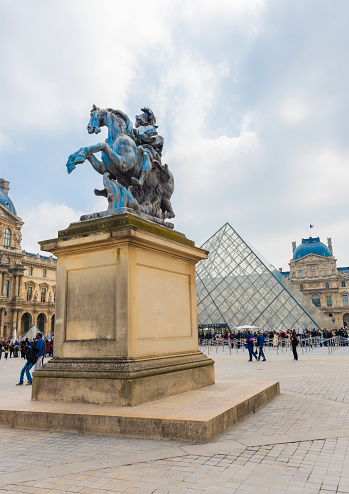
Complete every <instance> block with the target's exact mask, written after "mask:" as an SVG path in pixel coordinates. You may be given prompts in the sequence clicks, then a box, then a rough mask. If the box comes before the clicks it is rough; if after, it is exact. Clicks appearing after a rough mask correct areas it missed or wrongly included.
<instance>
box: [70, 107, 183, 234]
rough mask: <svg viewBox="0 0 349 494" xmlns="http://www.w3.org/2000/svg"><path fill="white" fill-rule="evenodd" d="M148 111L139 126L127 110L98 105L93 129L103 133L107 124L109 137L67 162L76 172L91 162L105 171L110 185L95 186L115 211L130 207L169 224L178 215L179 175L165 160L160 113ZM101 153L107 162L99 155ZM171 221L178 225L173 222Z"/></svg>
mask: <svg viewBox="0 0 349 494" xmlns="http://www.w3.org/2000/svg"><path fill="white" fill-rule="evenodd" d="M142 111H144V113H143V114H142V115H139V116H137V117H136V122H137V123H136V126H135V127H134V126H133V124H132V122H131V120H130V119H129V117H128V116H127V115H126V114H125V113H124V112H122V111H120V110H113V109H112V108H105V109H100V108H98V107H96V106H95V105H93V107H92V110H91V118H90V121H89V123H88V126H87V131H88V133H89V134H98V133H99V132H101V127H104V126H106V127H108V137H107V139H106V140H105V141H104V142H100V143H99V144H95V145H93V146H89V147H83V148H80V149H79V150H78V151H76V152H75V153H73V154H71V155H70V156H69V158H68V161H67V165H66V166H67V171H68V173H71V172H72V171H73V170H74V169H75V168H76V165H78V164H81V163H83V162H84V161H86V160H88V161H89V162H90V163H91V165H92V166H93V168H94V169H95V170H96V171H97V172H98V173H100V174H101V175H103V183H104V189H103V190H101V191H99V190H96V189H95V193H96V194H97V195H104V196H105V197H107V198H108V211H109V212H110V213H116V212H117V210H118V209H120V208H124V207H128V208H131V209H134V210H135V211H139V212H142V213H144V214H148V215H149V216H152V217H154V218H157V220H160V221H158V222H160V223H163V222H164V220H165V219H167V218H173V217H174V216H175V214H174V212H173V209H172V205H171V196H172V194H173V191H174V179H173V175H172V173H171V172H170V170H169V168H168V166H167V165H164V166H163V165H162V164H161V151H162V145H163V138H162V137H161V136H159V135H158V133H157V131H156V127H155V117H154V115H153V113H152V112H151V110H149V109H148V108H143V109H142ZM98 152H101V160H99V159H97V157H96V156H95V154H96V153H98ZM163 224H165V223H163ZM165 225H166V226H170V227H173V225H172V224H171V223H166V224H165Z"/></svg>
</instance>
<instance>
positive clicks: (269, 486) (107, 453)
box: [0, 348, 349, 494]
mask: <svg viewBox="0 0 349 494" xmlns="http://www.w3.org/2000/svg"><path fill="white" fill-rule="evenodd" d="M326 352H327V350H326V349H324V350H322V349H321V350H320V351H318V350H316V351H312V352H310V353H309V352H307V353H305V352H304V354H303V355H302V354H301V353H300V359H299V361H298V362H293V361H292V355H291V354H290V352H289V351H288V352H284V353H283V354H279V355H276V352H274V351H272V350H271V351H269V350H266V357H267V362H264V363H263V364H262V363H261V362H253V363H249V362H247V355H246V352H240V351H239V354H238V355H236V353H235V354H232V355H229V353H228V354H227V352H225V353H224V354H223V353H222V351H219V352H217V355H216V354H214V355H213V357H214V359H215V361H216V375H217V378H218V379H219V380H220V381H222V380H223V381H224V380H230V379H231V378H234V379H241V380H242V381H244V380H249V381H253V380H257V381H258V380H278V381H280V387H281V394H280V395H278V396H277V397H275V398H274V399H273V400H272V401H270V402H269V403H268V404H266V405H265V406H264V407H263V408H261V409H259V410H258V411H257V412H256V413H254V414H251V415H250V416H249V417H248V418H247V419H246V420H244V421H242V422H238V423H236V424H235V425H234V426H232V427H231V428H229V429H228V430H227V431H226V432H225V433H224V434H223V435H221V436H219V437H217V438H216V439H214V440H213V441H211V442H210V443H207V444H202V443H201V444H199V443H196V442H192V443H183V442H181V441H171V442H169V441H159V440H150V439H135V438H133V439H131V438H121V437H113V436H103V435H99V436H98V435H84V434H69V433H62V432H54V431H36V430H26V429H12V428H7V427H3V428H0V482H1V483H0V494H9V493H13V492H20V493H24V494H29V493H33V494H62V493H71V492H79V493H81V494H96V493H98V494H111V493H116V494H121V493H126V492H127V493H135V494H198V493H200V494H201V493H209V494H211V493H219V494H221V493H222V494H231V493H238V494H240V493H251V494H252V493H256V492H258V493H267V494H272V493H275V494H279V493H287V494H295V493H302V494H303V493H304V494H307V493H313V494H315V493H323V494H324V493H332V494H333V493H334V492H336V493H338V494H341V493H342V494H344V493H347V494H348V493H349V437H348V429H349V404H348V397H349V380H348V379H347V376H348V373H349V349H348V348H342V349H339V350H336V352H334V353H333V354H331V355H328V352H327V353H326ZM20 367H21V362H16V359H11V361H10V362H7V363H6V362H5V363H4V362H3V361H0V396H2V397H3V398H5V399H7V401H8V402H10V401H11V400H12V399H13V398H15V397H16V396H21V395H24V394H25V393H28V388H29V387H28V388H27V389H26V387H25V386H23V387H16V386H15V385H14V384H15V383H16V382H17V380H18V372H19V369H20ZM247 441H248V445H246V444H243V442H244V443H245V442H247ZM261 443H262V444H261ZM267 443H270V444H267Z"/></svg>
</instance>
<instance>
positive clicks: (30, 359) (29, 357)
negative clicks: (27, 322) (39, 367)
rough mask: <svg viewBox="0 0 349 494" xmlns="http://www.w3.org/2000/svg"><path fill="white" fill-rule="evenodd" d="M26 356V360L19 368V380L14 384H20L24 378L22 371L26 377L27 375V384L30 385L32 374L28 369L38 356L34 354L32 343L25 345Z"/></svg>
mask: <svg viewBox="0 0 349 494" xmlns="http://www.w3.org/2000/svg"><path fill="white" fill-rule="evenodd" d="M26 358H27V361H26V363H25V364H24V366H23V368H22V370H21V373H20V375H19V382H18V383H17V384H16V386H22V384H23V380H24V373H25V374H26V377H27V384H29V385H30V384H32V382H33V379H32V376H31V374H30V372H29V371H30V369H31V368H32V367H33V365H35V364H36V362H37V360H38V357H37V356H36V355H35V346H34V345H31V346H27V350H26Z"/></svg>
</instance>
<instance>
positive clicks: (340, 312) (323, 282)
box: [283, 237, 349, 329]
mask: <svg viewBox="0 0 349 494" xmlns="http://www.w3.org/2000/svg"><path fill="white" fill-rule="evenodd" d="M292 250H293V259H292V260H291V261H290V263H289V266H290V271H289V273H283V274H285V275H286V276H288V279H289V280H290V281H291V283H292V284H293V285H295V286H296V287H297V288H298V289H299V290H300V291H301V292H302V293H303V294H304V295H305V296H306V297H307V298H308V299H309V300H311V302H312V303H313V304H314V305H315V306H316V307H318V308H319V309H320V310H321V311H322V312H323V313H324V314H326V315H327V316H328V317H329V319H330V320H331V321H332V322H333V324H334V325H335V326H337V327H338V328H341V327H349V305H348V299H349V267H343V268H340V267H338V268H337V260H336V258H335V257H334V255H333V248H332V241H331V238H328V239H327V245H325V244H323V243H322V242H320V238H319V237H316V238H312V237H309V238H304V239H302V243H301V244H300V245H298V247H297V245H296V242H292ZM327 329H331V328H327Z"/></svg>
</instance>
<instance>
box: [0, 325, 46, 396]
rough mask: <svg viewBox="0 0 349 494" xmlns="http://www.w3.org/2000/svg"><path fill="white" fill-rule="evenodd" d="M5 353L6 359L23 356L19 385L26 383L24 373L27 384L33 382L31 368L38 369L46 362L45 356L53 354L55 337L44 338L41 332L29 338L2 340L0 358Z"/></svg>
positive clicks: (0, 342)
mask: <svg viewBox="0 0 349 494" xmlns="http://www.w3.org/2000/svg"><path fill="white" fill-rule="evenodd" d="M2 354H4V359H5V360H7V359H8V358H23V359H24V360H25V364H24V365H23V367H22V370H21V372H20V377H19V382H18V383H17V386H21V385H23V384H24V374H25V375H26V378H27V384H28V385H31V384H32V376H31V373H30V370H31V369H32V370H33V371H34V370H38V369H39V368H40V367H41V366H42V365H43V362H44V358H45V356H46V357H52V356H53V338H51V339H48V338H45V339H44V338H43V337H42V334H41V333H37V334H36V337H35V338H33V339H31V340H29V339H28V338H26V339H24V340H23V339H21V341H17V340H16V341H12V340H9V341H0V359H1V357H2Z"/></svg>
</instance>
